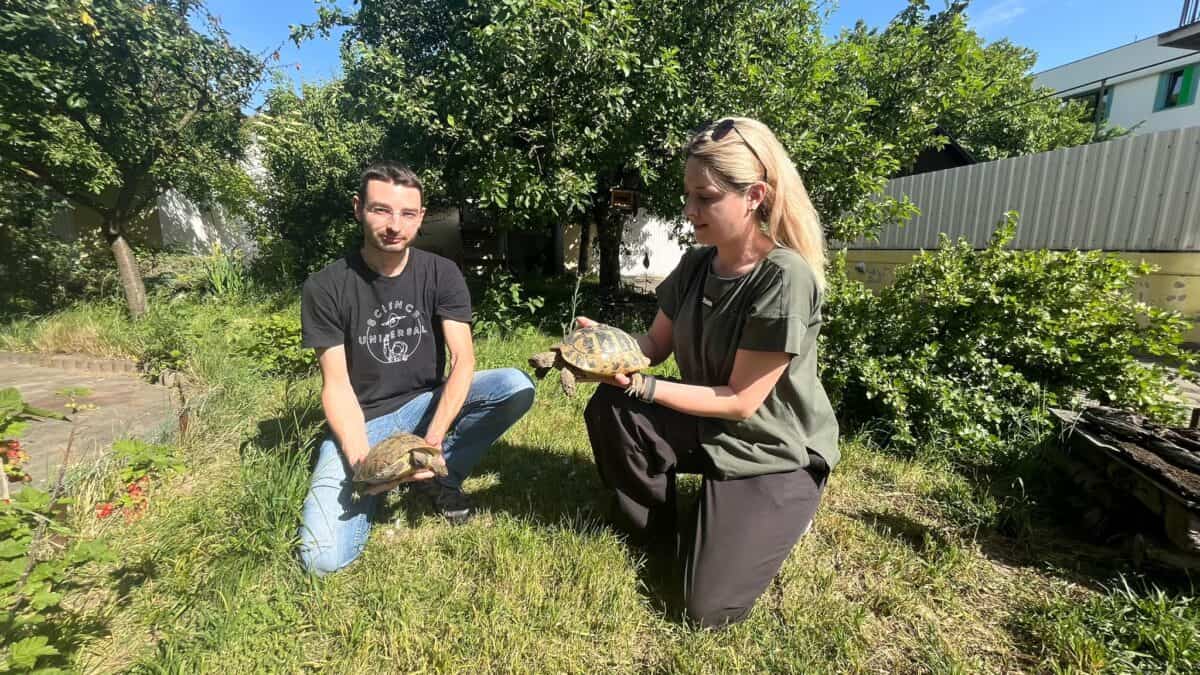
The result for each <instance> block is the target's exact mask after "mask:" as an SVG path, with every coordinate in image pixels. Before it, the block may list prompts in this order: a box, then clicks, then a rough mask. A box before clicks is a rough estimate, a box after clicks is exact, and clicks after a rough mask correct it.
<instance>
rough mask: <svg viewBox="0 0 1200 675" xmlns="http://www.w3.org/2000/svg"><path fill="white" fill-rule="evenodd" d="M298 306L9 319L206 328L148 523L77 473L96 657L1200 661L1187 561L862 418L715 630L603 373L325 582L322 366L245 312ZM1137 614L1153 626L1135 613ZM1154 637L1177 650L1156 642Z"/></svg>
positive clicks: (76, 604) (988, 664) (90, 340)
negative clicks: (752, 589) (1157, 563)
mask: <svg viewBox="0 0 1200 675" xmlns="http://www.w3.org/2000/svg"><path fill="white" fill-rule="evenodd" d="M289 306H290V307H294V304H289V303H288V302H286V301H285V302H280V301H277V300H262V301H244V302H242V303H240V304H235V305H218V304H215V303H201V304H197V305H188V306H186V307H183V308H176V310H172V311H170V312H167V313H166V314H163V315H162V317H166V318H161V317H160V318H158V319H156V318H155V317H154V316H151V318H150V319H148V320H147V322H145V323H144V324H143V325H141V326H137V327H130V326H128V325H127V324H124V323H123V322H121V321H119V320H117V319H116V317H117V316H118V315H119V309H117V308H116V307H113V306H106V305H88V306H83V307H81V308H78V309H75V310H72V311H70V312H67V313H64V314H60V315H56V316H54V317H51V318H50V319H46V320H42V321H37V322H24V323H20V324H15V325H10V326H8V327H6V328H4V329H3V330H2V331H0V349H30V348H38V349H44V350H53V349H59V348H61V349H64V350H69V351H76V352H79V351H84V352H92V353H100V354H105V355H119V354H125V355H131V356H137V355H140V354H141V353H142V351H143V350H145V349H147V348H148V346H149V345H150V344H151V342H152V341H153V340H154V339H155V338H154V336H155V335H158V334H161V331H162V330H164V329H163V327H162V326H161V325H160V326H158V327H157V328H156V327H155V322H156V321H173V322H183V323H181V324H178V325H175V329H177V330H179V331H182V332H185V333H186V334H187V335H188V336H189V338H188V341H189V342H188V344H189V345H190V347H189V351H188V354H187V356H186V360H185V361H184V364H183V365H184V368H185V370H186V371H187V372H188V374H189V375H190V376H191V377H192V380H193V381H194V382H195V386H194V389H193V390H192V391H191V392H190V397H191V403H190V406H191V410H192V422H191V425H190V426H189V431H188V434H187V435H186V436H185V437H184V438H182V439H177V440H175V441H173V443H174V447H176V449H177V453H178V455H179V456H180V457H182V458H183V459H184V461H185V463H186V469H185V470H184V471H182V472H180V473H178V474H175V475H173V476H171V477H168V478H166V479H163V480H159V481H156V482H155V483H154V484H153V485H152V487H151V490H150V504H149V508H148V509H147V511H146V513H145V515H144V516H143V517H141V518H140V519H137V520H135V521H133V522H130V523H126V522H124V521H123V520H122V519H120V518H108V519H104V520H99V519H97V518H96V517H95V515H94V511H93V508H94V505H95V504H96V503H97V502H99V501H102V500H104V499H107V498H108V497H109V496H111V494H112V493H113V492H114V491H115V490H116V489H117V488H118V487H119V486H118V485H117V482H116V478H115V467H114V466H112V463H107V464H106V463H103V462H102V463H101V464H100V465H97V466H94V467H90V468H84V469H83V470H81V471H79V472H77V475H76V478H75V484H74V489H75V494H76V496H77V500H78V501H77V503H76V504H75V506H74V507H73V511H72V516H71V518H72V519H73V524H74V525H75V526H76V527H78V529H79V530H80V531H81V532H82V533H83V535H84V536H86V537H96V538H101V539H103V540H105V541H107V542H108V543H109V544H110V545H111V546H112V547H113V549H115V550H116V552H117V554H118V558H119V560H118V562H117V563H115V564H112V565H109V566H107V567H105V568H104V569H96V570H93V573H92V574H91V575H90V576H89V577H88V578H86V579H82V580H81V583H80V584H79V585H78V587H77V588H75V589H74V590H73V591H71V593H70V595H69V597H68V602H67V605H68V606H69V607H70V608H71V609H72V610H73V617H74V618H72V619H71V620H69V621H65V622H64V623H63V625H62V631H63V632H64V634H66V635H70V636H72V637H73V639H75V640H76V641H77V645H78V651H77V653H76V655H75V656H74V657H73V658H74V662H73V663H71V664H69V665H71V666H72V667H74V668H76V669H79V670H83V671H91V672H115V671H127V670H132V671H134V672H142V671H152V672H160V671H164V672H188V673H190V672H208V671H224V672H230V673H240V672H251V671H255V672H257V671H281V672H295V671H323V672H338V673H343V672H344V673H359V672H362V673H369V672H381V671H389V672H409V671H425V672H539V673H541V672H583V673H596V672H638V673H643V672H672V673H673V672H689V673H691V672H696V673H730V672H798V673H799V672H803V673H819V672H830V673H843V672H879V673H884V672H886V673H894V672H971V673H974V672H1015V671H1017V672H1019V671H1026V672H1043V671H1061V672H1100V671H1104V670H1109V671H1113V672H1122V671H1126V670H1127V669H1128V670H1137V669H1139V668H1141V667H1143V666H1145V665H1147V664H1150V665H1153V664H1161V663H1170V664H1176V665H1175V671H1174V672H1184V670H1185V669H1182V668H1180V665H1179V664H1192V665H1195V664H1200V638H1197V637H1196V633H1197V631H1198V629H1200V603H1197V602H1196V600H1195V598H1194V595H1195V594H1194V593H1191V592H1190V591H1188V588H1189V587H1188V586H1187V582H1186V580H1182V581H1181V580H1179V579H1178V578H1172V577H1160V578H1158V579H1156V581H1157V582H1158V583H1159V584H1160V585H1163V586H1164V587H1166V588H1168V589H1173V590H1170V592H1169V593H1167V594H1165V595H1162V596H1161V598H1159V600H1161V602H1158V604H1155V603H1156V600H1155V598H1156V596H1154V595H1153V594H1152V593H1143V592H1141V591H1140V590H1136V589H1142V585H1141V584H1142V581H1141V580H1137V579H1132V578H1131V581H1130V586H1131V588H1132V589H1135V590H1129V591H1125V590H1122V588H1121V587H1120V586H1119V583H1120V582H1119V581H1118V580H1117V579H1118V576H1117V574H1118V572H1120V571H1122V570H1123V569H1124V565H1125V564H1126V563H1124V562H1122V561H1121V560H1118V559H1116V558H1115V556H1114V552H1113V551H1111V550H1108V549H1105V548H1101V547H1098V546H1094V545H1091V544H1089V543H1086V542H1084V541H1082V540H1080V539H1078V538H1076V537H1075V536H1073V534H1072V529H1077V528H1078V526H1077V525H1076V524H1075V523H1076V521H1075V520H1073V517H1072V516H1070V515H1069V514H1068V515H1063V514H1057V515H1055V514H1050V513H1045V512H1044V509H1043V508H1042V507H1041V506H1037V505H1035V506H1033V507H1031V513H1032V515H1031V516H1030V517H1029V518H1028V520H1027V524H1026V526H1025V527H1023V528H1022V529H1021V534H1020V536H1017V537H1009V536H1005V535H1002V534H1000V533H998V532H997V531H995V530H993V529H992V528H990V527H988V526H983V527H981V526H980V523H981V522H983V521H984V520H986V519H981V518H978V517H976V516H974V515H972V514H976V513H978V512H980V511H986V510H987V509H994V508H995V504H994V503H992V504H989V503H987V500H986V498H985V497H982V496H980V495H979V493H978V490H977V488H975V487H973V484H972V483H971V482H969V481H968V479H967V478H965V477H964V476H963V475H962V474H961V473H959V472H955V471H952V470H950V469H948V468H946V467H944V466H938V465H929V464H924V463H920V462H916V461H906V460H901V459H897V458H895V457H893V456H890V455H888V454H887V453H886V452H883V451H881V450H879V449H875V448H871V447H868V446H867V445H865V444H863V443H861V442H859V441H857V440H855V439H854V438H848V439H846V440H845V442H844V444H843V453H844V460H843V463H842V464H841V465H839V466H838V468H837V469H836V471H835V472H834V474H833V476H832V479H831V482H830V485H829V490H828V492H827V495H826V498H825V501H824V503H823V505H822V507H821V510H820V511H819V512H818V514H817V518H816V522H815V527H814V530H813V531H812V532H811V533H810V534H809V535H808V536H806V537H805V538H804V539H803V540H802V541H801V542H800V544H799V545H798V546H797V547H796V549H795V550H794V551H793V553H792V555H791V557H790V558H789V560H788V561H787V563H786V564H785V566H784V568H783V570H782V572H781V574H780V576H779V577H778V578H777V580H776V583H775V584H773V586H772V587H771V588H770V589H769V590H768V592H767V593H766V594H765V595H764V597H763V598H762V599H761V601H760V602H759V604H758V606H757V608H756V609H755V611H754V612H753V614H752V615H751V617H750V619H749V620H748V621H746V622H745V623H743V624H741V625H738V626H735V627H733V628H731V629H728V630H724V631H715V632H714V631H703V630H696V629H694V628H692V627H690V626H687V625H685V624H684V623H681V621H680V620H679V618H678V614H677V612H676V611H675V610H674V609H672V607H671V603H670V602H665V599H669V598H671V597H672V595H673V590H672V581H671V580H672V579H673V575H672V574H670V569H669V567H670V566H669V563H668V561H664V560H661V559H647V558H646V557H645V556H644V555H643V553H642V552H641V551H640V550H639V549H636V548H633V547H630V546H629V545H627V544H626V543H625V542H624V540H623V539H622V538H621V537H620V536H619V535H617V534H615V533H614V532H613V531H612V530H610V529H609V528H608V527H607V526H606V524H605V520H604V513H603V505H604V504H605V499H604V493H603V491H602V488H601V485H600V482H599V479H598V477H597V475H596V471H595V467H594V466H593V462H592V458H591V452H590V449H589V446H588V444H587V439H586V434H585V432H584V426H583V418H582V410H583V407H584V405H585V404H586V402H587V397H588V395H590V393H591V391H592V387H594V385H582V386H581V387H580V389H581V391H580V396H579V397H578V398H575V399H568V398H566V397H565V396H564V395H563V394H562V392H561V391H559V390H558V387H557V383H556V382H555V381H554V380H553V378H548V379H547V381H544V382H542V383H541V384H540V385H539V387H538V394H537V400H536V403H535V404H534V407H533V409H532V411H531V412H530V413H529V414H528V415H527V416H526V417H525V418H524V419H522V420H521V421H520V422H519V423H518V424H517V426H515V427H514V428H513V429H512V430H511V431H510V432H509V433H508V434H507V435H506V436H505V437H504V438H503V439H502V440H501V442H500V443H498V444H497V445H496V446H495V447H494V448H493V449H492V451H491V452H490V453H489V455H488V456H487V458H486V459H485V460H484V462H483V463H482V465H481V466H480V467H479V469H478V470H477V473H476V475H475V476H474V477H472V478H471V479H470V480H469V481H468V482H467V484H466V490H467V491H468V492H469V493H470V494H471V495H472V496H473V497H474V500H475V502H476V504H477V506H478V508H479V511H478V515H477V516H476V517H475V518H474V519H473V520H472V521H470V522H469V523H468V524H467V525H465V526H461V527H452V526H450V525H448V524H446V523H445V522H443V521H442V520H441V519H440V518H438V517H435V516H434V515H432V514H430V513H429V512H428V511H426V510H425V509H423V508H422V507H421V505H419V504H417V503H415V502H413V501H412V500H410V499H408V498H406V497H405V496H403V495H401V496H398V497H395V498H392V500H391V503H390V504H389V506H388V508H387V509H385V511H384V512H383V513H381V514H380V517H379V518H378V522H377V523H376V525H375V528H374V530H373V531H372V535H371V540H370V543H369V545H368V546H367V549H366V551H365V553H364V555H363V556H362V557H361V558H360V559H359V560H358V561H356V562H355V563H354V564H352V565H351V566H350V567H348V568H346V569H345V570H343V571H342V572H339V573H337V574H334V575H331V576H329V577H326V578H323V579H314V578H310V577H308V576H307V575H305V574H304V573H303V572H302V571H301V569H300V567H299V565H298V564H297V562H296V560H295V548H296V529H297V525H298V523H299V515H300V506H301V502H302V500H303V497H304V494H305V491H306V489H307V481H308V471H309V458H310V453H311V451H312V450H313V448H314V447H315V444H316V443H317V442H319V439H320V425H321V412H320V405H319V379H318V378H316V377H309V378H307V379H302V380H299V381H295V382H288V381H286V380H284V379H282V378H271V377H264V376H262V375H260V374H258V373H257V372H256V371H255V370H254V363H253V362H252V361H251V360H250V359H249V358H248V357H246V356H245V355H244V354H242V353H241V352H239V351H238V350H237V349H236V348H235V345H236V340H234V339H233V338H231V337H230V336H231V335H233V334H236V333H237V332H238V330H239V329H240V327H243V326H244V325H245V321H247V319H246V318H245V317H253V316H257V315H260V314H263V313H266V312H271V311H276V310H279V309H281V308H287V307H289ZM184 324H186V325H184ZM156 331H159V332H157V333H156ZM553 341H554V336H552V335H550V334H547V333H541V332H537V331H525V332H518V333H515V334H512V335H506V336H503V337H497V338H489V339H483V340H480V341H479V342H478V343H477V354H478V362H479V368H481V369H482V368H491V367H498V366H512V365H517V366H523V365H524V359H525V358H526V357H527V356H528V355H529V354H531V353H533V352H535V351H538V350H540V349H543V348H544V347H546V346H547V345H549V344H551V343H552V342H553ZM526 370H528V368H526ZM118 412H119V411H114V413H118ZM695 485H696V483H695V482H694V481H692V482H686V481H685V483H684V487H685V490H688V489H691V490H694V488H695ZM1058 519H1061V520H1062V521H1063V523H1062V524H1061V525H1058V524H1055V523H1054V521H1055V520H1058ZM1181 589H1182V590H1181ZM1123 622H1124V623H1123ZM1126 623H1128V624H1129V625H1130V626H1134V627H1136V628H1137V629H1138V630H1142V629H1144V630H1143V632H1142V633H1141V634H1140V635H1141V637H1138V635H1135V636H1133V637H1132V638H1131V637H1129V636H1127V635H1125V634H1124V632H1123V627H1124V626H1125V624H1126ZM1125 632H1127V631H1125ZM1155 640H1157V642H1155ZM1147 653H1149V654H1152V655H1159V656H1158V657H1156V658H1159V660H1157V661H1139V660H1138V659H1139V658H1140V657H1139V654H1147ZM1171 659H1174V660H1171Z"/></svg>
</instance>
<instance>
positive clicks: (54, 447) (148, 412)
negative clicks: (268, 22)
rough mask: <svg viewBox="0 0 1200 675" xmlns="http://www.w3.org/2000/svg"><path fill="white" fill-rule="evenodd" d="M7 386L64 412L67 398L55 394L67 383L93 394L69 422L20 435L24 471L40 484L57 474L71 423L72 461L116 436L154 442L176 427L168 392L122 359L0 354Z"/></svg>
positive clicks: (47, 423)
mask: <svg viewBox="0 0 1200 675" xmlns="http://www.w3.org/2000/svg"><path fill="white" fill-rule="evenodd" d="M7 387H16V388H17V390H18V391H20V392H21V396H22V398H24V399H25V402H26V403H28V404H30V405H32V406H36V407H38V408H46V409H49V410H56V411H60V412H63V413H64V414H66V413H68V411H67V410H66V409H65V408H64V407H63V405H64V403H66V399H64V398H62V397H61V396H58V395H56V394H55V392H57V391H60V390H62V389H66V388H68V387H86V388H87V389H89V390H91V392H92V393H91V395H90V396H89V397H87V398H86V399H83V402H85V403H90V404H92V405H94V406H96V407H95V408H94V409H91V410H83V411H80V412H79V413H77V414H75V415H73V416H72V421H71V422H61V421H56V420H44V421H37V422H33V423H31V424H30V425H29V428H28V429H26V430H25V433H23V434H22V435H21V445H22V447H23V448H24V449H25V451H26V452H27V453H28V454H29V457H30V459H29V462H27V463H26V464H25V469H26V471H28V472H29V474H30V475H31V476H32V477H33V484H34V485H37V486H41V487H46V486H47V485H48V484H49V482H50V481H53V480H54V479H55V478H56V477H57V475H58V467H59V465H60V464H61V463H62V459H63V453H64V451H65V449H66V446H67V439H68V438H69V436H70V434H71V428H72V425H73V424H74V426H75V428H76V432H75V442H74V444H73V446H72V448H71V456H70V458H69V460H68V461H69V463H70V464H72V465H75V464H77V463H80V462H88V461H94V460H95V459H96V458H97V457H98V456H100V455H101V453H103V452H104V451H105V450H107V449H108V448H109V447H111V446H112V443H113V441H115V440H117V439H121V438H143V439H146V440H157V439H159V438H161V437H163V436H166V435H169V434H171V433H173V432H174V431H175V430H176V428H177V426H178V413H177V411H176V405H175V401H174V398H173V397H174V394H173V393H172V391H171V390H170V389H168V388H166V387H163V386H160V385H156V384H149V383H148V382H146V381H145V380H144V379H141V378H140V377H139V376H138V375H137V372H136V369H135V368H134V367H133V364H131V363H129V362H125V361H114V360H110V359H91V358H87V357H74V356H64V355H54V356H39V355H32V354H10V353H0V389H3V388H7Z"/></svg>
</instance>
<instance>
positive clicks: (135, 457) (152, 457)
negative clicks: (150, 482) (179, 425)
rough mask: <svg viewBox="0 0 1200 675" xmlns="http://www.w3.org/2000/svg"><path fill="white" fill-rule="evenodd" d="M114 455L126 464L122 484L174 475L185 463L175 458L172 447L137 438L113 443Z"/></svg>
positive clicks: (122, 469) (121, 475)
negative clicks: (148, 477)
mask: <svg viewBox="0 0 1200 675" xmlns="http://www.w3.org/2000/svg"><path fill="white" fill-rule="evenodd" d="M113 455H115V456H116V457H117V458H118V459H120V460H123V461H124V462H125V465H124V466H123V467H122V468H121V472H120V477H121V482H122V483H134V482H137V481H139V480H141V479H142V478H145V477H146V476H151V475H162V474H168V473H174V472H176V471H179V470H180V469H182V468H183V462H181V461H180V460H179V458H178V457H176V456H175V450H174V449H173V448H172V447H171V446H169V445H161V444H158V443H147V442H145V441H142V440H138V439H136V438H130V439H122V440H119V441H117V442H115V443H113Z"/></svg>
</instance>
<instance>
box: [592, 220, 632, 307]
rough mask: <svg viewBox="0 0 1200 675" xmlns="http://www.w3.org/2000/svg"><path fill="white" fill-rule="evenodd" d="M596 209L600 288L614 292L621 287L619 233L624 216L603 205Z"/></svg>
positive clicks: (622, 226)
mask: <svg viewBox="0 0 1200 675" xmlns="http://www.w3.org/2000/svg"><path fill="white" fill-rule="evenodd" d="M597 211H600V212H601V213H600V214H598V215H597V218H596V229H597V231H596V239H597V240H598V241H599V243H600V290H601V292H604V293H615V292H616V291H618V290H620V289H621V235H622V233H623V232H622V231H623V230H624V229H625V217H624V215H623V214H621V213H620V212H613V211H611V210H609V208H608V205H605V206H603V207H601V208H599V209H597Z"/></svg>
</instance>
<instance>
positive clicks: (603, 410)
mask: <svg viewBox="0 0 1200 675" xmlns="http://www.w3.org/2000/svg"><path fill="white" fill-rule="evenodd" d="M626 400H627V397H626V396H625V395H624V394H622V393H621V390H620V389H617V388H616V387H610V386H608V385H604V384H602V385H600V386H598V387H596V393H594V394H592V398H591V399H589V400H588V404H587V407H585V408H584V409H583V419H584V421H585V422H587V424H588V425H589V426H593V425H604V424H613V423H614V422H615V421H616V412H617V407H618V405H619V404H621V403H623V402H625V401H626Z"/></svg>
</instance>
